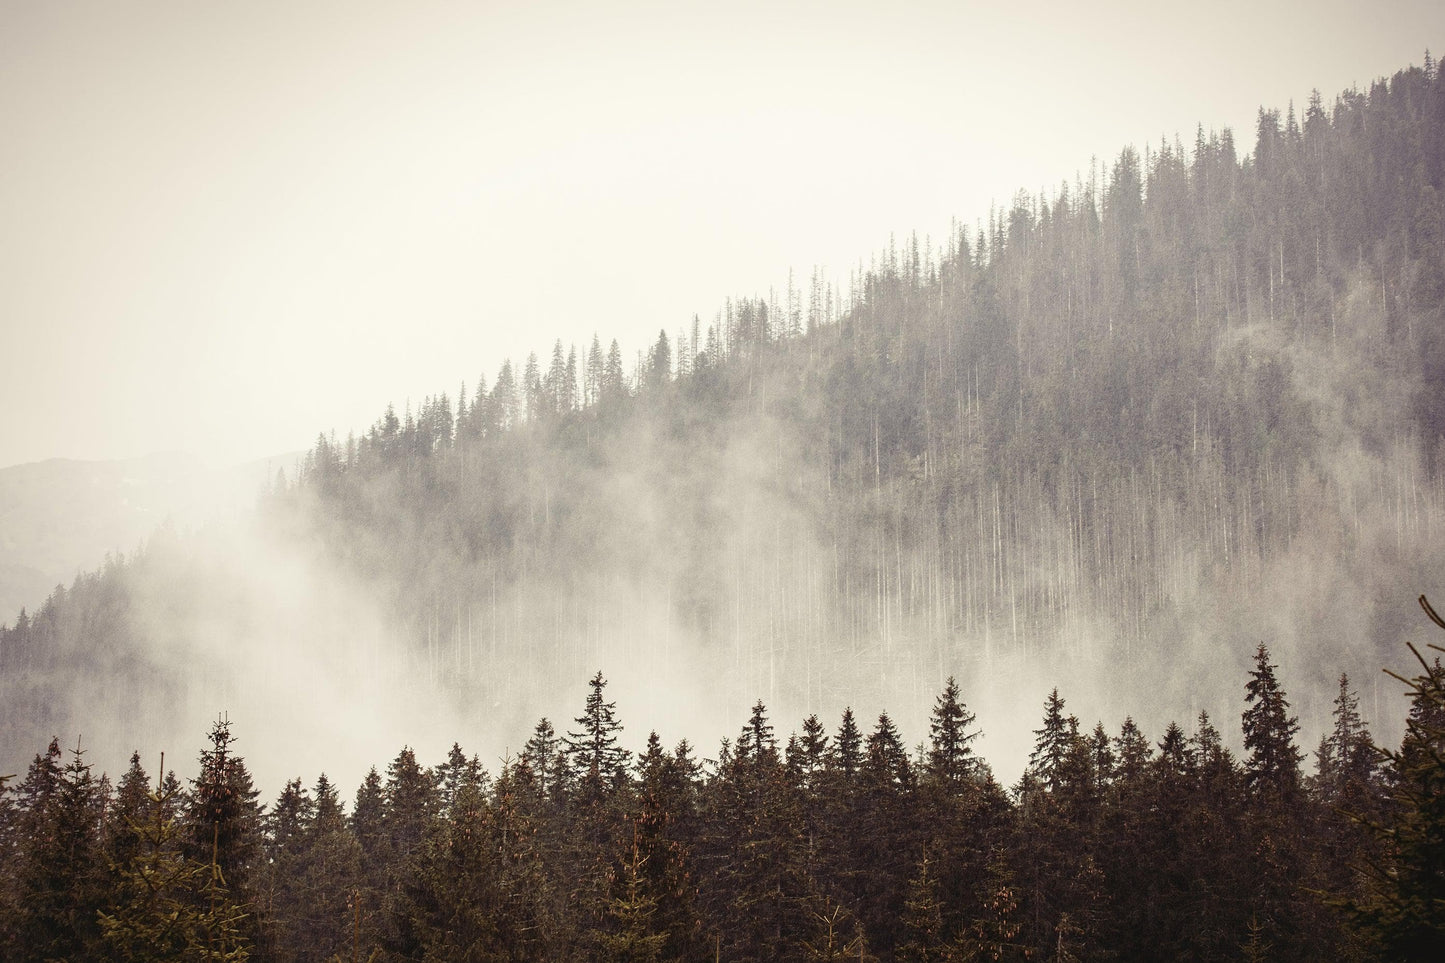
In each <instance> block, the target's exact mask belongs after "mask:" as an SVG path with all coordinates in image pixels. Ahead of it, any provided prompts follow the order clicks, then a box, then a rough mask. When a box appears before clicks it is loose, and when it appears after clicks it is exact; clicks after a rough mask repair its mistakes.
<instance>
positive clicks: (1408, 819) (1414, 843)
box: [1348, 596, 1445, 961]
mask: <svg viewBox="0 0 1445 963" xmlns="http://www.w3.org/2000/svg"><path fill="white" fill-rule="evenodd" d="M1420 604H1421V606H1422V607H1423V608H1424V609H1425V611H1426V612H1427V613H1428V614H1429V616H1430V619H1431V620H1432V621H1433V622H1434V623H1435V624H1436V625H1437V626H1438V627H1440V628H1442V629H1445V622H1442V621H1441V619H1440V617H1439V616H1438V615H1436V614H1435V612H1434V610H1433V609H1432V608H1431V607H1430V605H1429V603H1428V602H1426V600H1425V598H1424V596H1421V598H1420ZM1430 648H1432V649H1435V650H1437V651H1445V649H1441V647H1440V646H1437V645H1433V644H1432V645H1431V646H1430ZM1410 651H1411V653H1412V654H1414V656H1415V658H1416V660H1417V661H1418V662H1419V664H1420V672H1419V673H1417V674H1416V675H1415V676H1414V677H1412V678H1409V679H1406V678H1404V677H1403V676H1399V675H1395V674H1394V673H1391V675H1394V677H1395V678H1397V679H1399V680H1400V681H1402V682H1404V683H1405V684H1406V686H1407V695H1408V696H1409V697H1410V714H1409V717H1408V719H1407V720H1406V728H1405V738H1404V740H1403V741H1402V742H1401V745H1400V749H1399V751H1397V752H1387V753H1385V757H1386V759H1387V761H1388V763H1389V766H1390V768H1391V769H1392V771H1393V772H1392V775H1393V779H1392V782H1391V788H1390V794H1389V795H1390V800H1391V803H1392V808H1393V810H1394V811H1393V813H1392V814H1391V818H1389V819H1388V820H1386V821H1384V822H1377V823H1374V824H1373V826H1372V829H1373V830H1374V832H1375V833H1376V835H1377V836H1378V838H1379V840H1380V842H1381V843H1382V845H1383V852H1382V853H1380V854H1378V855H1375V856H1373V858H1372V859H1371V861H1370V863H1369V864H1368V865H1367V866H1366V867H1365V869H1366V881H1365V892H1364V894H1363V895H1362V896H1361V897H1360V898H1358V899H1357V900H1352V901H1350V902H1349V903H1348V905H1349V908H1350V909H1351V911H1352V914H1353V916H1354V918H1355V920H1356V921H1357V922H1358V923H1359V925H1360V927H1361V929H1362V931H1363V932H1364V934H1365V935H1366V937H1367V938H1369V939H1370V940H1371V941H1372V942H1374V943H1375V944H1376V945H1377V946H1379V948H1380V949H1381V950H1382V951H1383V954H1384V956H1385V957H1386V958H1388V959H1392V960H1411V961H1414V960H1420V961H1424V960H1436V959H1439V958H1440V954H1441V953H1442V952H1445V669H1442V668H1441V665H1440V660H1439V658H1438V657H1437V658H1436V659H1435V660H1434V661H1433V663H1432V662H1428V661H1426V659H1425V658H1424V657H1423V656H1421V655H1420V653H1419V651H1418V650H1417V649H1416V648H1415V647H1414V646H1411V647H1410Z"/></svg>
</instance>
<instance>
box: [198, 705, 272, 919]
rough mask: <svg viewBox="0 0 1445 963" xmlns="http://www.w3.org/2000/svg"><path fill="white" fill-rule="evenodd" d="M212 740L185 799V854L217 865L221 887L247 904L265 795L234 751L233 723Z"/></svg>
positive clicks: (216, 728)
mask: <svg viewBox="0 0 1445 963" xmlns="http://www.w3.org/2000/svg"><path fill="white" fill-rule="evenodd" d="M209 739H210V743H211V748H210V749H207V750H205V751H203V752H202V753H201V771H200V774H199V775H198V776H197V777H196V778H195V779H194V780H192V782H191V792H190V795H189V797H188V798H187V801H186V802H187V805H186V813H185V816H186V818H185V835H184V847H183V848H184V854H185V856H186V858H187V859H189V860H190V861H191V862H193V863H196V864H198V865H209V864H210V863H212V862H213V861H214V863H215V864H216V867H217V870H218V872H219V874H220V879H221V881H222V883H221V885H223V886H224V887H225V889H226V890H227V892H228V893H231V894H234V895H235V896H236V897H237V898H238V899H240V900H241V901H245V900H247V899H249V898H250V896H251V891H252V882H253V880H252V875H253V873H254V871H255V869H256V865H257V861H258V860H259V858H260V857H261V841H262V826H261V807H260V806H259V805H258V804H257V802H256V797H257V796H258V795H260V794H259V792H258V791H257V790H256V789H255V788H254V787H253V786H252V784H251V774H250V772H248V771H247V769H246V764H245V761H244V760H243V759H242V758H241V757H240V756H238V755H236V754H235V753H234V752H233V751H232V748H231V743H232V742H234V741H235V740H234V738H233V737H232V735H231V723H230V721H229V720H228V719H218V720H216V722H215V724H214V725H212V726H211V731H210V734H209ZM253 922H254V921H253Z"/></svg>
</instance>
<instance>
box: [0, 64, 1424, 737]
mask: <svg viewBox="0 0 1445 963" xmlns="http://www.w3.org/2000/svg"><path fill="white" fill-rule="evenodd" d="M1246 146H1247V147H1248V150H1247V152H1246V151H1245V150H1244V149H1243V148H1241V147H1240V146H1237V145H1236V142H1235V137H1234V134H1233V133H1232V132H1231V131H1228V130H1225V131H1220V132H1206V131H1204V130H1203V129H1202V128H1201V129H1200V130H1199V131H1198V132H1197V134H1196V136H1195V138H1194V142H1193V144H1192V145H1190V146H1188V147H1186V146H1185V145H1184V144H1182V143H1180V142H1179V141H1178V140H1177V139H1176V140H1175V141H1173V142H1170V141H1164V142H1162V143H1160V144H1159V145H1157V146H1150V147H1146V148H1145V149H1144V151H1143V152H1142V153H1141V152H1140V151H1138V150H1136V149H1134V148H1127V149H1125V150H1123V151H1121V153H1120V154H1119V155H1118V156H1117V157H1116V158H1114V159H1113V161H1112V162H1110V163H1109V164H1107V165H1104V167H1103V168H1097V167H1096V168H1094V169H1092V170H1091V171H1090V173H1089V175H1088V177H1087V178H1086V179H1085V178H1079V179H1076V180H1074V181H1073V182H1064V183H1063V184H1062V185H1061V186H1060V187H1059V189H1058V190H1057V191H1055V192H1053V193H1051V194H1049V195H1046V196H1034V195H1030V194H1027V193H1020V194H1019V195H1017V196H1016V197H1015V198H1014V200H1013V202H1012V204H1011V205H1010V206H1009V207H1008V208H1007V209H1006V210H1002V211H995V212H994V213H992V214H991V215H990V217H989V219H988V222H987V225H986V227H984V228H983V229H982V230H980V231H978V232H977V233H970V232H967V231H962V230H961V231H959V232H958V233H956V234H954V235H953V236H950V237H949V238H947V239H946V240H945V241H944V242H943V243H942V244H941V245H939V246H938V247H934V246H933V245H932V244H930V243H928V242H920V240H919V239H918V238H916V237H914V238H909V239H907V240H906V241H905V242H903V243H902V244H901V245H900V244H897V243H896V242H892V241H890V243H889V246H888V248H887V250H885V251H883V252H881V253H880V254H878V255H876V256H875V257H874V258H873V260H872V262H871V265H870V266H869V268H868V269H866V270H860V271H859V272H858V273H856V274H854V275H853V276H852V277H851V278H850V280H849V283H848V285H847V287H846V289H837V288H834V287H832V286H831V285H827V284H825V283H823V282H822V281H821V280H819V279H817V278H816V277H815V279H814V281H813V283H812V284H811V285H810V286H809V288H808V289H807V290H805V291H794V290H789V291H788V292H786V294H785V295H784V297H783V298H782V299H781V300H778V299H758V298H740V299H737V300H734V301H731V302H729V303H728V304H727V305H726V306H725V307H724V308H723V309H722V310H721V311H719V312H718V314H717V316H716V317H715V318H714V319H713V320H712V322H711V323H710V324H708V325H707V326H706V327H705V328H704V326H703V325H702V323H701V322H700V321H699V320H697V319H694V321H693V322H692V324H691V325H690V327H689V328H688V329H686V330H683V331H681V332H678V333H677V334H676V335H674V336H669V335H668V334H667V333H666V332H665V331H664V332H661V333H660V336H659V338H658V339H657V341H656V343H655V344H654V345H652V347H651V348H650V350H649V351H647V352H646V353H644V354H643V355H641V356H639V359H638V362H637V364H636V365H635V366H634V367H633V368H632V370H631V371H630V372H628V371H627V370H626V368H625V367H624V364H623V362H622V356H621V352H620V350H619V349H618V347H617V346H616V344H615V343H614V344H613V345H611V347H610V350H604V349H603V346H602V343H601V341H600V340H594V343H593V344H592V345H590V346H584V347H583V348H582V349H581V350H580V351H579V350H578V349H577V348H576V347H572V348H570V349H569V348H568V347H567V346H564V345H562V344H560V343H558V344H557V345H556V346H555V348H554V349H553V351H552V353H551V356H550V358H549V359H544V360H539V359H537V358H536V357H535V356H534V357H532V358H530V359H528V361H527V363H526V364H525V365H523V366H521V367H520V369H519V368H518V367H514V366H513V365H511V364H510V363H508V364H507V365H504V366H503V368H502V370H501V371H500V372H499V373H498V375H497V376H496V378H495V379H494V382H493V384H492V385H491V387H490V388H488V387H487V386H486V382H485V381H483V383H482V386H481V387H480V388H479V389H478V390H477V391H476V392H475V394H474V395H472V396H471V397H466V398H461V399H455V400H454V399H451V398H449V397H447V396H446V395H439V396H437V397H436V398H431V399H427V400H426V401H425V402H424V403H423V404H422V405H421V406H420V407H419V409H418V410H417V411H415V412H412V411H408V412H406V413H404V414H403V415H400V416H399V415H397V414H396V412H394V411H392V410H390V409H389V410H388V411H387V412H386V413H384V414H383V416H382V417H381V418H380V419H379V420H378V421H377V422H376V424H375V425H374V426H372V427H371V428H370V429H369V430H368V431H367V432H366V433H365V434H363V435H361V436H360V437H352V438H348V439H346V440H345V441H338V440H337V439H335V438H334V437H329V436H326V435H322V436H321V437H319V438H318V442H317V444H316V446H315V447H314V449H313V450H312V451H311V452H310V453H309V454H308V455H307V456H306V459H305V462H304V464H303V466H302V470H301V472H300V473H299V475H298V476H297V477H296V478H294V479H293V480H292V483H291V484H290V485H288V486H286V487H285V488H284V489H282V490H278V491H275V492H273V493H272V494H270V495H268V496H267V497H266V499H264V502H263V504H262V506H261V509H260V512H259V515H258V523H257V525H256V526H255V528H254V529H252V530H248V531H247V533H246V534H245V535H244V536H237V537H238V538H241V539H242V541H241V542H239V543H237V542H231V543H226V542H217V541H214V540H212V541H209V542H207V541H205V540H196V539H185V538H167V539H162V540H160V541H159V542H158V543H157V544H155V545H152V546H151V547H150V548H149V549H148V550H147V551H146V552H145V553H142V554H141V555H140V556H137V557H133V558H131V559H130V560H128V561H127V562H125V563H124V564H121V563H114V564H111V565H109V566H107V567H106V568H105V569H104V570H102V571H101V572H99V573H96V574H94V575H86V576H82V578H80V579H79V580H78V581H77V582H76V584H75V585H74V586H73V587H72V588H71V589H69V590H67V591H65V592H57V593H56V594H55V595H54V596H52V598H51V600H50V601H49V602H47V603H46V605H45V606H43V607H42V608H41V609H40V611H39V612H37V613H34V614H33V615H31V616H29V617H27V618H25V619H23V620H19V621H17V622H16V623H15V624H13V625H11V626H10V627H8V628H7V629H5V630H4V631H3V632H0V668H3V669H4V678H5V679H6V682H5V686H6V688H7V690H8V691H7V693H6V698H5V700H4V704H5V706H6V707H7V708H6V709H5V710H4V711H5V713H6V719H5V722H6V727H5V731H6V732H7V733H10V734H13V735H8V736H7V737H6V738H7V739H11V738H13V739H14V741H15V744H14V745H6V746H5V747H4V753H5V754H6V755H5V757H6V758H9V757H10V756H11V755H12V754H13V753H15V752H17V751H18V752H30V751H33V750H34V747H36V746H38V745H40V743H41V741H42V740H43V739H44V738H48V736H49V734H50V732H51V731H52V729H55V730H58V731H68V730H69V729H71V728H75V727H76V726H78V725H80V724H82V719H83V718H85V717H86V716H87V715H89V716H90V717H91V718H95V717H96V714H97V713H98V712H101V713H103V712H106V711H111V710H110V709H107V708H102V707H108V706H114V707H117V711H122V712H123V713H125V715H126V717H127V718H132V719H142V718H143V719H146V720H148V724H152V725H164V724H166V722H165V720H167V719H172V718H173V717H174V716H175V714H176V713H177V712H178V711H180V710H178V709H177V700H180V701H182V702H186V704H188V705H191V704H200V703H206V702H209V703H210V705H211V708H212V711H214V707H215V706H216V705H217V704H218V701H217V700H218V699H229V700H239V701H241V702H246V701H247V700H249V701H250V702H251V703H252V704H253V705H260V706H264V709H257V710H256V711H258V712H265V713H267V714H275V716H274V717H275V718H277V719H282V718H293V717H292V716H288V715H287V713H296V712H302V713H304V718H306V719H308V720H311V721H312V722H317V721H318V720H322V721H324V723H325V725H326V726H327V727H328V728H327V731H328V732H331V733H332V734H333V735H334V736H335V737H336V738H343V737H344V738H351V739H362V738H364V734H363V733H362V732H361V731H359V730H358V729H357V728H356V727H353V726H351V724H350V720H354V719H355V718H356V715H355V713H356V710H357V709H358V708H361V709H362V710H363V714H364V716H365V725H363V726H361V729H364V730H365V731H368V732H369V731H370V727H372V726H375V725H384V724H386V723H385V722H384V721H382V720H383V717H385V718H390V719H394V720H401V721H402V723H403V724H405V725H409V726H413V727H415V726H420V725H424V724H427V723H426V722H425V720H431V721H432V722H435V721H436V719H437V718H438V713H441V712H443V711H444V710H445V711H450V712H455V713H459V714H460V718H462V719H464V720H466V723H465V724H466V725H468V726H473V727H480V728H483V729H485V730H491V731H503V732H507V733H521V732H523V731H525V728H524V724H525V722H527V721H530V720H531V719H534V718H535V717H536V716H537V715H539V714H542V713H543V712H544V711H547V712H550V711H551V708H550V707H551V706H553V705H554V704H555V703H554V702H553V701H552V700H554V699H555V698H556V695H555V690H556V680H557V679H558V678H559V677H562V678H569V679H580V678H585V677H587V675H588V674H589V673H590V672H591V671H592V670H594V669H595V668H596V667H597V666H598V665H604V666H606V667H607V669H608V674H609V675H610V676H613V677H614V679H615V681H616V682H617V685H618V690H619V691H620V692H622V693H627V694H631V695H633V696H635V697H636V698H637V699H638V700H639V701H646V703H647V704H648V705H649V706H651V707H652V708H651V711H652V712H654V713H655V714H657V715H660V716H669V715H671V716H673V717H681V718H695V717H698V716H707V715H708V714H710V713H716V712H724V711H728V709H727V708H726V707H732V706H736V705H743V704H747V703H748V701H749V700H750V699H751V698H752V697H755V696H758V695H761V696H762V697H763V698H765V699H766V700H767V701H768V703H769V705H772V706H773V707H774V708H775V710H778V711H780V712H781V713H782V714H783V715H784V717H788V716H791V715H793V714H799V713H801V712H804V711H808V710H816V711H820V712H823V711H827V712H833V711H835V710H836V709H837V708H840V707H841V706H842V704H843V703H844V702H846V701H850V700H866V701H867V702H868V703H869V704H874V705H880V706H881V705H899V704H906V705H913V706H923V705H926V704H927V697H928V694H929V693H931V692H933V691H935V690H936V689H937V688H938V685H939V683H940V681H941V680H942V679H943V678H945V677H946V676H948V675H957V676H958V677H959V678H960V679H962V680H967V682H966V683H965V685H966V691H968V692H969V693H970V699H969V701H970V704H972V705H975V706H976V707H977V708H978V709H979V713H980V717H981V718H982V719H985V720H986V719H989V718H1000V717H1005V716H1011V714H1012V713H1013V712H1014V710H1015V708H1016V706H1017V704H1018V703H1019V702H1020V701H1022V702H1023V703H1025V704H1027V705H1030V706H1031V705H1034V704H1036V702H1037V701H1038V699H1037V698H1036V696H1040V695H1041V694H1042V693H1043V692H1044V691H1047V689H1048V688H1049V687H1051V686H1052V685H1054V684H1056V683H1060V682H1061V677H1062V681H1066V682H1068V683H1069V685H1071V686H1074V687H1077V688H1080V689H1083V690H1084V693H1085V694H1084V697H1083V699H1081V700H1080V701H1081V702H1082V704H1083V706H1084V711H1085V712H1086V714H1088V715H1093V714H1096V713H1097V714H1100V715H1102V714H1104V713H1106V712H1109V711H1110V708H1111V707H1112V706H1114V705H1117V704H1122V702H1125V701H1126V702H1127V703H1128V704H1129V705H1130V706H1131V707H1134V711H1135V712H1136V713H1137V711H1138V710H1137V706H1138V705H1139V704H1140V699H1141V697H1142V698H1144V699H1145V702H1146V704H1147V703H1148V702H1149V701H1150V700H1157V702H1155V705H1156V706H1160V707H1161V708H1159V709H1158V711H1159V712H1160V713H1163V712H1164V711H1166V710H1165V709H1164V708H1162V707H1164V706H1167V711H1168V712H1170V713H1180V712H1195V711H1197V710H1198V709H1200V708H1207V709H1209V710H1211V712H1217V711H1219V710H1220V709H1221V708H1222V709H1223V710H1225V711H1229V712H1234V711H1237V706H1236V705H1235V701H1234V700H1235V699H1237V695H1236V694H1234V689H1235V688H1236V686H1235V680H1236V679H1237V678H1238V677H1239V676H1240V674H1241V673H1242V672H1243V671H1244V670H1245V668H1246V667H1247V662H1248V658H1249V655H1250V653H1251V651H1252V650H1253V646H1254V644H1255V643H1257V642H1258V641H1259V640H1260V639H1268V640H1269V641H1270V644H1271V648H1272V650H1273V651H1274V652H1275V653H1276V654H1277V655H1279V656H1280V657H1281V659H1282V661H1284V662H1285V663H1286V664H1287V665H1288V666H1289V670H1290V671H1291V672H1292V673H1293V675H1294V677H1295V678H1297V679H1299V680H1300V681H1299V682H1297V683H1296V686H1297V690H1296V698H1297V700H1298V703H1297V704H1298V707H1299V709H1300V712H1301V715H1302V717H1304V718H1307V719H1309V718H1313V719H1316V720H1317V722H1316V723H1315V726H1316V728H1318V726H1319V725H1320V724H1322V722H1323V720H1324V718H1325V716H1326V715H1327V712H1328V709H1327V707H1328V703H1329V698H1330V696H1331V695H1332V694H1333V691H1334V683H1335V680H1336V679H1337V678H1338V675H1339V673H1340V671H1341V670H1342V669H1346V670H1348V671H1349V672H1350V674H1351V675H1352V676H1355V677H1358V678H1368V677H1371V676H1372V675H1373V674H1374V673H1376V672H1377V669H1378V666H1379V665H1380V664H1381V662H1382V661H1385V660H1388V659H1389V658H1390V657H1391V655H1392V654H1393V653H1394V652H1395V651H1397V650H1396V649H1395V648H1394V647H1395V646H1396V644H1397V643H1398V642H1399V641H1400V639H1401V637H1402V633H1403V632H1405V631H1406V628H1405V626H1404V623H1402V621H1400V620H1401V619H1402V618H1405V617H1407V616H1408V611H1409V605H1408V604H1407V601H1406V600H1408V599H1410V598H1412V597H1414V596H1416V595H1419V594H1421V593H1422V592H1429V591H1430V590H1432V589H1433V588H1434V584H1435V582H1436V581H1438V578H1439V575H1438V573H1439V572H1440V571H1441V565H1440V563H1441V562H1442V561H1445V559H1442V548H1441V545H1442V540H1441V539H1440V538H1439V534H1440V532H1441V531H1442V523H1445V462H1442V455H1445V442H1442V436H1445V401H1442V400H1441V399H1442V398H1445V393H1442V390H1441V389H1442V388H1445V213H1442V212H1445V205H1442V199H1441V193H1440V192H1441V190H1442V189H1445V183H1442V181H1445V171H1442V163H1445V162H1442V158H1445V81H1442V80H1441V77H1440V75H1439V72H1438V71H1435V70H1433V69H1425V70H1422V69H1419V68H1410V69H1407V70H1403V71H1401V72H1399V73H1398V74H1396V75H1395V76H1394V77H1392V78H1390V79H1388V80H1380V81H1378V82H1376V83H1375V84H1373V85H1371V87H1370V89H1369V90H1368V91H1358V90H1351V91H1347V92H1345V93H1343V94H1341V95H1340V96H1338V97H1337V98H1335V100H1334V101H1333V103H1330V104H1326V103H1325V101H1324V100H1323V98H1321V97H1319V96H1318V95H1315V96H1314V97H1313V98H1312V99H1311V101H1310V103H1309V104H1308V105H1307V107H1306V108H1305V110H1304V111H1303V115H1302V116H1298V117H1297V116H1296V114H1295V112H1294V110H1293V108H1292V107H1291V108H1290V109H1289V111H1288V112H1287V113H1286V114H1284V115H1283V116H1282V115H1281V113H1280V112H1279V111H1277V110H1261V111H1260V114H1259V117H1258V123H1257V128H1256V130H1255V132H1254V136H1253V143H1252V145H1246ZM238 546H239V547H238ZM1396 613H1405V615H1397V614H1396ZM298 677H299V678H298ZM122 680H123V681H122ZM308 684H309V685H310V688H308ZM317 686H320V687H321V689H320V690H319V691H320V694H319V695H318V694H317V691H318V690H317V689H316V687H317ZM121 691H124V692H125V695H124V696H123V697H122V696H120V695H119V693H120V692H121ZM77 692H83V693H85V696H84V701H83V702H75V701H73V699H74V696H75V694H76V693H77ZM151 692H162V693H168V694H169V695H168V696H167V698H165V699H161V700H159V701H155V700H152V699H151V698H150V696H149V695H148V693H151ZM1125 696H1127V699H1125V698H1124V697H1125ZM1116 698H1118V699H1120V700H1121V702H1117V703H1116V702H1115V701H1114V700H1115V699H1116ZM118 699H119V702H118V701H117V700H118ZM187 700H189V701H187ZM1090 700H1092V701H1090ZM303 703H304V704H305V708H304V709H298V708H297V706H298V705H299V704H303ZM231 704H235V703H234V702H233V703H231ZM72 706H80V707H83V708H72ZM1366 708H1367V709H1373V710H1375V717H1376V718H1379V717H1380V716H1382V715H1384V713H1382V712H1379V711H1378V710H1379V708H1380V707H1379V705H1378V693H1377V694H1376V701H1375V704H1374V705H1373V706H1370V705H1367V706H1366ZM418 713H420V715H418ZM296 718H300V717H299V716H298V717H296ZM419 720H422V721H419ZM903 721H904V722H905V724H906V728H911V729H915V730H916V729H917V725H916V724H915V723H916V721H915V720H912V719H905V720H903ZM1142 721H1144V722H1146V723H1147V726H1146V727H1148V728H1158V727H1160V725H1162V722H1163V719H1162V718H1160V719H1157V720H1156V719H1147V720H1142ZM669 728H671V729H672V730H674V731H675V730H676V728H677V727H676V726H675V725H674V726H670V727H669ZM710 728H711V729H713V730H715V729H717V728H718V727H717V726H711V727H710ZM197 731H199V730H198V729H197Z"/></svg>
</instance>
